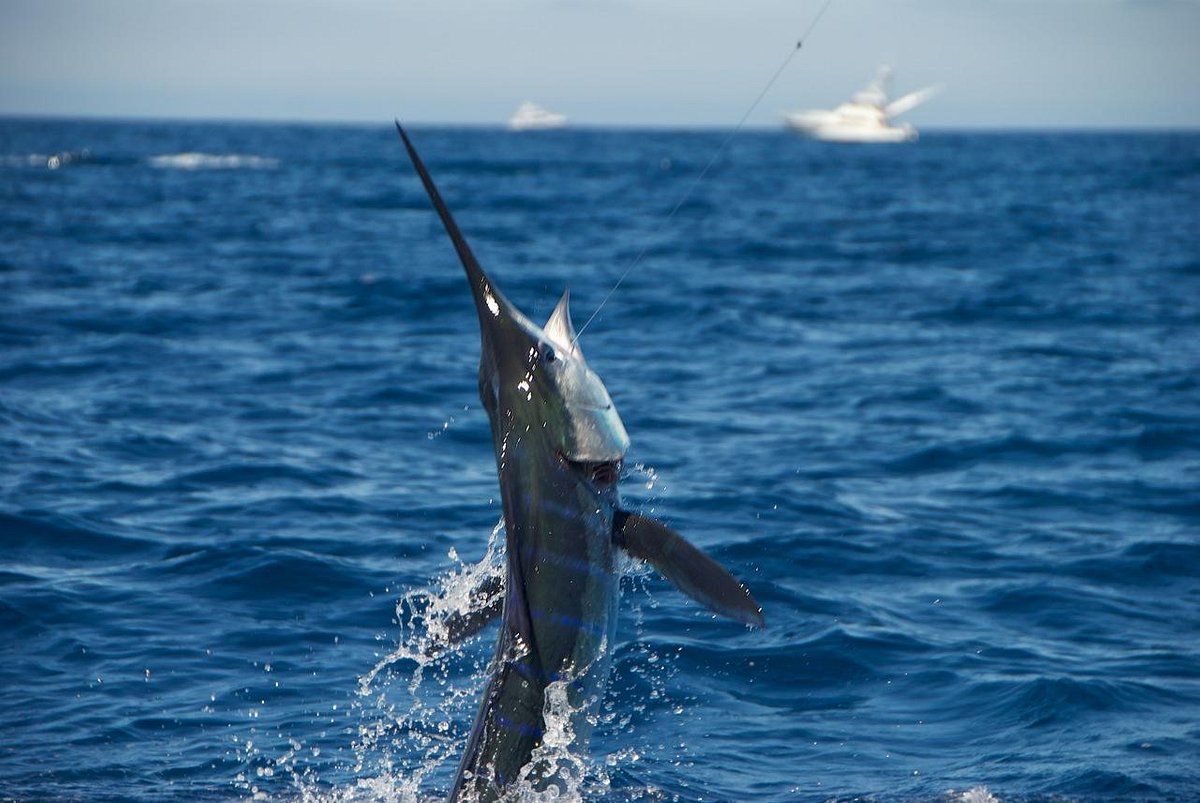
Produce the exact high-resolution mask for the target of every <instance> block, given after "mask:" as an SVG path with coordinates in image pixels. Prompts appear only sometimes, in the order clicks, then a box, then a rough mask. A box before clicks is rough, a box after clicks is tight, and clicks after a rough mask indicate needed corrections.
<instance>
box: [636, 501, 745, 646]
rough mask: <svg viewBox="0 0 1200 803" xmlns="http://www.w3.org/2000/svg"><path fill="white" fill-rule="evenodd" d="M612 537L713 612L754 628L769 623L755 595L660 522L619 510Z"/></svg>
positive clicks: (719, 565)
mask: <svg viewBox="0 0 1200 803" xmlns="http://www.w3.org/2000/svg"><path fill="white" fill-rule="evenodd" d="M613 538H615V539H616V542H617V545H618V546H620V547H621V548H622V549H624V550H625V551H626V552H628V553H629V554H630V555H632V556H633V557H635V558H639V559H640V560H644V561H646V562H647V563H649V564H650V565H651V566H653V567H654V568H655V569H657V570H658V571H659V573H660V574H662V576H663V577H665V578H667V579H668V580H670V581H671V584H672V585H674V586H675V587H676V588H678V589H679V590H680V591H682V592H683V593H684V594H687V595H688V596H689V597H691V598H692V599H694V600H696V601H697V602H699V603H700V604H701V605H704V606H705V607H707V608H708V609H709V610H711V611H713V612H714V613H719V614H721V615H722V616H727V617H729V618H730V619H734V620H736V621H738V622H741V623H742V624H746V625H750V626H752V627H764V626H766V620H765V619H763V614H762V606H761V605H759V604H758V600H756V599H754V595H753V594H751V593H750V591H749V590H748V589H747V588H746V587H745V586H744V585H742V584H741V583H739V582H738V581H737V580H736V579H734V577H733V575H731V574H730V573H729V572H727V571H725V569H724V568H723V567H722V566H721V564H719V563H717V562H716V561H715V560H713V559H712V558H710V557H709V556H708V555H705V554H704V553H703V552H701V551H700V550H699V549H697V548H696V547H694V546H692V545H691V544H689V543H688V542H687V541H686V540H685V539H684V537H683V536H682V535H680V534H679V533H677V532H675V531H674V530H672V529H671V528H670V527H668V526H667V525H665V524H663V523H662V522H660V521H656V520H654V519H651V518H647V517H646V516H642V515H640V514H638V513H628V512H626V511H624V510H618V511H617V512H616V514H615V515H614V516H613Z"/></svg>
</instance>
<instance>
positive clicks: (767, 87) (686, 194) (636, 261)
mask: <svg viewBox="0 0 1200 803" xmlns="http://www.w3.org/2000/svg"><path fill="white" fill-rule="evenodd" d="M831 5H833V0H825V3H824V4H823V5H822V6H821V10H820V11H818V12H817V15H816V16H815V17H813V19H812V22H810V23H809V24H808V29H807V30H805V31H804V33H803V34H802V35H801V36H800V38H799V39H797V40H796V46H795V47H793V48H791V49H790V50H788V54H787V57H786V58H784V60H783V61H782V62H781V63H780V64H779V67H778V68H776V70H775V72H774V73H773V74H772V75H771V78H770V79H769V80H768V81H767V83H766V84H764V85H763V88H762V89H761V90H760V91H759V93H758V95H757V96H756V97H755V98H754V101H753V102H752V103H751V104H750V106H749V107H748V108H747V109H746V111H745V113H744V114H743V115H742V118H741V119H740V120H738V122H737V125H735V126H734V127H733V129H732V130H731V131H730V132H729V133H728V134H726V135H725V139H724V140H722V142H721V144H720V145H718V146H717V149H716V150H715V151H714V152H713V155H712V158H710V159H709V160H708V164H706V165H704V169H703V170H701V171H700V172H699V173H697V174H696V177H695V178H693V179H692V181H691V183H690V184H689V185H688V186H687V188H686V189H685V190H684V191H683V195H681V196H680V197H679V200H678V201H676V202H675V206H673V207H672V208H671V211H670V212H668V213H667V216H666V217H664V218H662V219H661V220H660V221H659V222H658V225H657V226H656V227H655V229H654V231H653V232H652V233H651V235H650V237H648V238H646V244H645V245H643V246H642V248H641V250H640V251H638V253H637V256H635V257H634V258H633V261H632V262H630V263H629V266H628V267H627V268H625V271H624V272H623V273H622V274H621V275H620V277H619V278H618V279H617V281H616V283H614V284H613V286H612V287H611V288H609V291H608V293H607V294H605V296H604V298H602V299H601V300H600V304H599V306H597V307H596V310H595V312H593V313H592V314H591V316H590V317H589V318H588V319H587V320H586V321H585V322H584V324H583V326H581V327H579V330H578V331H577V332H576V333H575V338H574V342H575V343H578V342H579V338H580V337H582V336H583V333H584V330H586V329H587V328H588V327H589V326H590V325H591V323H592V321H594V320H596V316H597V315H599V314H600V310H602V309H604V305H605V304H607V303H608V300H609V299H610V298H612V296H613V293H615V292H617V288H619V287H620V286H621V284H622V283H623V282H624V281H625V279H626V278H627V277H628V276H629V274H630V273H632V272H633V269H634V268H636V267H637V266H638V265H640V264H641V262H642V259H644V258H645V256H646V252H647V251H649V250H650V243H651V241H653V240H654V238H655V236H656V235H657V234H658V233H659V232H661V231H662V230H663V229H664V228H666V226H667V224H668V223H670V222H671V219H672V218H674V217H675V214H676V213H677V212H678V211H679V210H680V208H682V207H683V205H684V204H685V203H687V201H688V199H689V198H691V197H692V193H693V192H695V190H696V187H698V186H699V185H700V182H701V181H703V180H704V177H705V176H707V175H708V171H709V170H711V169H712V167H713V165H715V164H716V163H717V160H718V159H719V158H721V154H723V153H724V152H725V149H726V148H727V147H729V143H730V141H731V140H732V139H733V138H734V137H735V136H736V135H737V134H738V132H739V131H741V130H742V127H743V126H744V125H745V124H746V120H747V119H749V117H750V115H751V114H753V113H754V110H755V109H757V108H758V104H759V103H761V102H762V99H763V98H764V97H766V95H767V93H768V92H770V91H771V87H773V86H774V85H775V82H776V81H778V80H779V76H781V75H783V71H784V70H786V69H787V66H788V65H789V64H791V62H792V59H793V58H794V57H795V55H796V54H797V53H798V52H800V48H801V47H803V46H804V40H805V39H807V38H808V35H809V34H810V33H812V32H813V29H814V28H816V27H817V23H818V22H820V21H821V17H823V16H825V12H826V11H828V10H829V7H830V6H831Z"/></svg>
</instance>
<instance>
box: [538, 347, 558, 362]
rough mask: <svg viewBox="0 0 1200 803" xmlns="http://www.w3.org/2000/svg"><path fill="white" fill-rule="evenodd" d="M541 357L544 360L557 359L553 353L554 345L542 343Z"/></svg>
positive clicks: (552, 360) (551, 360)
mask: <svg viewBox="0 0 1200 803" xmlns="http://www.w3.org/2000/svg"><path fill="white" fill-rule="evenodd" d="M542 359H543V360H545V361H546V362H554V361H555V360H556V359H558V355H557V354H555V353H554V347H553V346H550V345H549V344H546V343H543V344H542Z"/></svg>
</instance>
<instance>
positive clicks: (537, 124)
mask: <svg viewBox="0 0 1200 803" xmlns="http://www.w3.org/2000/svg"><path fill="white" fill-rule="evenodd" d="M566 125H567V116H566V115H565V114H557V113H555V112H548V111H546V110H545V109H543V108H542V107H541V106H539V105H537V104H536V103H530V102H529V101H525V102H524V103H522V104H521V105H520V106H518V107H517V111H516V114H514V115H513V116H512V117H511V118H509V121H508V127H509V128H511V129H512V130H513V131H535V130H545V129H549V128H565V127H566Z"/></svg>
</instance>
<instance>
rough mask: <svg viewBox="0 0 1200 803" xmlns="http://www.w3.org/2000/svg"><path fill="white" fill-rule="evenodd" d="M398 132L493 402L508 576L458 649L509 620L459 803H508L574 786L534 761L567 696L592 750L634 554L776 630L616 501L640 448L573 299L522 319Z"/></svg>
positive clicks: (465, 628) (457, 792)
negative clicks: (451, 258)
mask: <svg viewBox="0 0 1200 803" xmlns="http://www.w3.org/2000/svg"><path fill="white" fill-rule="evenodd" d="M396 130H397V131H398V132H399V134H400V139H401V140H402V141H403V142H404V147H405V148H406V149H407V151H408V156H409V158H410V159H411V160H412V163H413V167H414V168H416V171H417V174H418V175H419V176H420V178H421V182H422V184H423V185H424V187H425V191H426V192H427V193H428V195H429V199H430V200H431V201H432V202H433V206H434V208H435V209H436V210H437V214H438V216H439V217H440V218H441V221H442V225H443V226H444V227H445V229H446V233H447V234H448V235H449V236H450V241H451V242H452V243H453V244H454V249H455V251H456V252H457V253H458V258H459V260H460V261H461V262H462V266H463V268H464V269H465V270H466V274H467V281H468V282H469V283H470V286H471V293H472V295H473V297H474V300H475V311H476V313H477V314H478V317H479V330H480V339H481V353H480V360H479V398H480V400H481V401H482V402H483V407H484V409H485V410H486V411H487V415H488V419H489V421H490V423H491V430H492V445H493V447H494V450H495V457H496V470H497V474H498V478H499V482H500V497H501V500H502V504H503V508H504V526H505V549H506V567H505V572H504V575H503V579H502V580H501V582H500V583H499V584H492V585H491V586H490V587H485V588H481V589H480V590H479V597H480V598H481V599H484V600H486V604H484V605H482V606H481V609H480V610H479V611H476V612H474V613H472V614H470V615H469V616H467V617H464V618H463V619H461V620H459V621H458V622H455V623H451V626H450V630H451V632H452V634H453V635H452V638H456V639H457V638H463V637H466V636H467V635H471V634H473V633H475V632H477V631H479V630H480V629H482V628H483V626H484V625H486V624H487V623H488V621H489V620H491V619H493V618H495V617H497V616H499V617H500V619H501V624H500V635H499V639H498V640H497V644H496V654H495V657H494V659H493V661H492V665H491V677H490V679H489V681H488V683H487V688H486V690H485V691H484V694H483V700H482V703H481V704H480V707H479V713H478V716H477V717H476V719H475V724H474V726H473V727H472V729H471V734H470V737H469V738H468V740H467V745H466V749H465V751H464V753H463V756H462V761H461V763H460V764H459V768H458V774H457V775H456V777H455V780H454V785H453V788H452V789H451V792H450V798H449V800H450V801H451V803H461V802H467V803H487V802H489V801H495V800H498V799H499V798H500V797H501V796H502V795H503V794H504V793H505V791H506V790H508V789H511V788H512V787H513V785H514V784H516V783H517V782H523V783H529V784H531V785H532V786H533V787H534V788H549V787H550V786H553V785H557V786H558V787H559V788H560V789H561V790H563V791H565V788H564V787H565V781H564V779H563V778H562V777H561V774H559V773H558V772H557V771H556V769H555V768H554V767H550V766H544V765H545V764H547V763H548V762H540V761H539V760H538V758H537V756H536V753H535V751H536V750H537V748H538V747H539V746H540V745H541V744H542V741H543V736H544V733H545V728H546V711H547V705H548V699H549V697H550V694H551V690H552V689H553V690H554V691H555V692H556V693H557V692H559V691H565V699H566V701H567V704H568V706H569V709H570V711H571V712H572V714H571V718H570V721H571V724H572V727H573V732H574V734H575V736H576V739H577V743H578V742H579V741H582V742H586V738H587V732H588V727H587V716H586V712H587V711H588V710H589V709H590V708H593V707H594V705H595V703H596V702H597V701H598V698H599V696H600V695H601V693H602V691H603V684H604V679H605V676H606V675H607V671H608V664H609V663H610V661H609V660H608V658H610V657H611V654H612V650H613V638H614V634H615V626H616V618H617V600H618V592H619V590H620V560H619V556H620V552H621V551H624V552H625V553H626V554H628V555H631V556H633V557H634V558H638V559H640V560H643V561H645V562H647V563H649V564H650V565H652V566H654V567H655V568H656V569H657V570H658V571H659V572H660V573H661V574H662V575H663V576H664V577H666V578H667V580H669V581H670V582H671V583H672V584H674V585H675V586H676V587H677V588H678V589H679V590H681V591H682V592H683V593H685V594H687V595H688V596H690V597H692V598H693V599H695V600H697V601H698V602H700V603H702V604H703V605H705V606H707V607H708V608H710V609H711V610H713V611H714V612H716V613H718V614H721V615H724V616H727V617H729V618H731V619H734V620H735V621H738V622H741V623H743V624H745V625H749V626H754V627H762V626H763V625H764V620H763V615H762V608H761V606H759V604H758V602H757V601H756V600H755V599H754V597H753V596H752V595H751V594H750V592H749V590H748V589H746V587H745V586H743V585H742V584H740V583H739V582H738V581H737V580H735V579H734V578H733V577H732V576H731V575H730V574H729V573H728V572H727V571H726V570H725V569H723V568H722V567H721V566H720V565H719V564H717V563H716V562H715V561H713V560H712V558H710V557H708V556H707V555H705V554H704V553H703V552H701V551H700V550H699V549H697V548H696V547H694V546H692V545H691V544H689V543H688V542H687V541H685V540H684V539H683V537H682V536H680V535H679V534H678V533H676V532H674V531H673V530H671V529H670V528H669V527H667V526H666V525H665V524H662V523H661V522H658V521H655V520H654V519H651V518H649V517H646V516H643V515H641V514H639V513H634V512H630V511H626V510H623V509H622V508H621V506H620V499H619V496H618V491H617V481H618V479H619V477H620V473H621V464H622V460H623V459H624V457H625V453H626V451H627V450H628V448H629V436H628V434H626V432H625V426H624V424H622V423H621V418H620V416H618V415H617V410H616V407H614V406H613V402H612V399H611V397H610V396H609V394H608V390H607V389H606V388H605V386H604V383H603V382H601V381H600V377H599V376H597V375H596V374H595V373H594V372H593V371H592V370H591V369H590V368H589V367H588V364H587V362H586V361H585V360H584V358H583V352H582V351H581V350H580V347H579V337H578V335H577V334H576V332H575V328H574V326H573V324H572V323H571V316H570V311H569V309H568V298H569V295H568V293H564V294H563V296H562V300H561V301H559V303H558V305H557V306H556V307H555V309H554V312H553V313H552V314H551V315H550V319H549V320H548V321H547V322H546V325H545V326H538V325H537V324H535V323H534V322H533V321H531V320H530V319H529V318H528V317H526V316H525V315H524V314H523V313H522V312H521V311H520V310H519V309H517V308H516V306H514V305H513V304H512V303H511V302H510V301H508V299H506V298H505V297H504V295H503V294H502V293H501V292H500V290H499V289H498V288H497V287H496V285H495V283H494V282H493V281H492V280H491V278H490V277H489V276H488V275H487V273H485V272H484V270H483V268H482V267H481V266H480V264H479V261H478V260H477V259H476V258H475V255H474V254H473V253H472V251H471V247H470V245H468V244H467V240H466V238H465V237H464V236H463V233H462V231H461V230H460V229H459V227H458V224H457V223H456V222H455V220H454V216H453V215H452V214H451V213H450V209H449V208H448V207H447V206H446V203H445V202H444V201H443V200H442V196H441V193H440V192H438V188H437V186H436V185H435V184H434V182H433V179H432V177H431V176H430V175H429V171H428V170H427V169H426V168H425V165H424V163H423V162H422V161H421V157H420V156H419V155H418V154H417V151H416V149H415V148H414V147H413V144H412V141H411V140H410V139H409V137H408V134H407V133H406V132H405V131H404V128H403V127H402V126H401V125H400V122H399V121H397V122H396Z"/></svg>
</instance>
